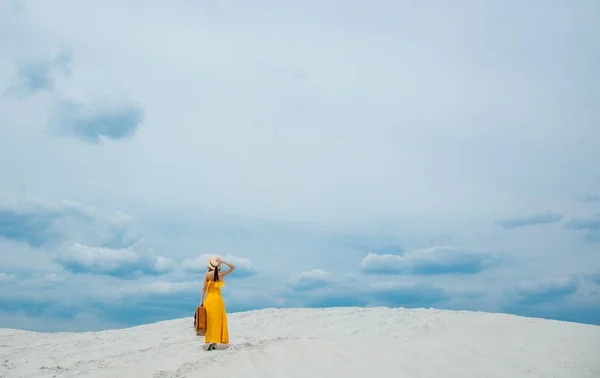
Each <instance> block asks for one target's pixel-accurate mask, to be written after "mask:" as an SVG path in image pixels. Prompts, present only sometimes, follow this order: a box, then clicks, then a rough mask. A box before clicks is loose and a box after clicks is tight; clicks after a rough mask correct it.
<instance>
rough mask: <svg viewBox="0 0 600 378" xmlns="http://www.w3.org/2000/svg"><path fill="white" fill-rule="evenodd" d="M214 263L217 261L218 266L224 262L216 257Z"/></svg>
mask: <svg viewBox="0 0 600 378" xmlns="http://www.w3.org/2000/svg"><path fill="white" fill-rule="evenodd" d="M216 261H217V264H219V265H221V264H223V263H224V261H223V260H221V258H220V257H217V258H216Z"/></svg>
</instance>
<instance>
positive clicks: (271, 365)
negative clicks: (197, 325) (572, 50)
mask: <svg viewBox="0 0 600 378" xmlns="http://www.w3.org/2000/svg"><path fill="white" fill-rule="evenodd" d="M192 323H193V320H192V319H191V318H186V319H177V320H170V321H164V322H159V323H156V324H150V325H143V326H138V327H133V328H127V329H122V330H111V331H102V332H86V333H36V332H27V331H18V330H10V329H0V376H2V377H81V376H84V377H228V378H233V377H261V378H267V377H277V378H283V377H316V378H318V377H328V378H329V377H361V378H363V377H367V376H368V377H378V378H379V377H394V378H399V377H436V378H438V377H460V378H468V377H485V378H493V377H505V378H508V377H510V378H513V377H561V378H577V377H600V327H598V326H592V325H584V324H577V323H568V322H558V321H551V320H543V319H533V318H524V317H518V316H512V315H501V314H488V313H477V312H465V311H438V310H426V309H416V310H407V309H389V308H369V309H363V308H335V309H284V310H274V309H267V310H261V311H251V312H245V313H237V314H230V315H229V324H230V335H231V340H230V341H231V344H230V345H229V347H228V348H223V349H221V350H216V351H206V350H205V349H204V348H205V346H204V342H203V338H202V337H198V336H196V335H195V334H194V330H193V326H192Z"/></svg>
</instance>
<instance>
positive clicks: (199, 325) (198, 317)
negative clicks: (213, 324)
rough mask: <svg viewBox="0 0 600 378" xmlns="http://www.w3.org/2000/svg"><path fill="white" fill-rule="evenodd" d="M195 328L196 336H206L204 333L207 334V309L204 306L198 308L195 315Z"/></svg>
mask: <svg viewBox="0 0 600 378" xmlns="http://www.w3.org/2000/svg"><path fill="white" fill-rule="evenodd" d="M194 328H195V329H196V335H198V336H204V332H206V309H205V308H204V306H198V307H196V313H195V314H194Z"/></svg>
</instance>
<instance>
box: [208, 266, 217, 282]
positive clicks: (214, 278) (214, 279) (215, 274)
mask: <svg viewBox="0 0 600 378" xmlns="http://www.w3.org/2000/svg"><path fill="white" fill-rule="evenodd" d="M208 271H209V272H211V271H214V272H215V273H214V276H213V281H215V282H217V281H218V280H219V267H216V268H214V269H212V268H208Z"/></svg>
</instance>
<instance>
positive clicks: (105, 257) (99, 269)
mask: <svg viewBox="0 0 600 378" xmlns="http://www.w3.org/2000/svg"><path fill="white" fill-rule="evenodd" d="M54 262H56V263H57V264H60V265H61V266H63V267H64V268H65V269H67V270H68V271H70V272H73V273H90V274H103V275H110V276H115V277H120V278H135V277H138V276H139V275H152V276H156V275H161V274H165V273H168V272H170V271H171V270H173V268H174V262H173V261H172V260H170V259H167V258H165V257H161V256H153V255H148V254H141V253H138V252H136V251H134V250H131V249H119V250H115V249H110V248H103V247H88V246H86V245H82V244H78V243H75V244H73V245H72V246H70V247H69V248H67V249H66V250H65V251H64V252H62V253H61V254H60V255H58V256H56V257H55V258H54Z"/></svg>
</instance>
